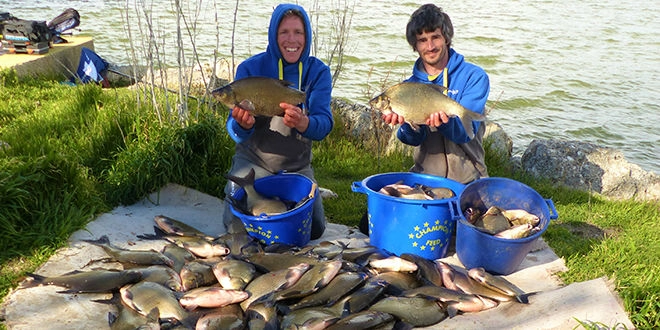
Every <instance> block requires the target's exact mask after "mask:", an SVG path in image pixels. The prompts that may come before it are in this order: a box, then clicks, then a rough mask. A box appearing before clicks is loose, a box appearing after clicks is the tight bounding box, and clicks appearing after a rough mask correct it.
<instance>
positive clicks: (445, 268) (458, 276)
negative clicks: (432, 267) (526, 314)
mask: <svg viewBox="0 0 660 330" xmlns="http://www.w3.org/2000/svg"><path fill="white" fill-rule="evenodd" d="M437 264H438V266H439V267H440V270H441V272H443V275H445V274H448V276H447V277H444V276H443V278H442V280H443V283H444V284H445V287H447V288H450V289H452V290H460V291H463V292H465V293H471V294H476V295H479V296H483V297H486V298H490V299H493V300H496V301H499V302H505V301H513V300H515V299H516V298H515V297H513V296H510V295H507V294H504V293H502V292H500V291H496V290H493V289H491V288H488V287H486V286H485V285H482V284H481V283H479V282H477V281H476V280H473V279H472V278H470V277H469V276H468V275H467V274H464V273H463V272H460V271H457V270H455V269H454V268H453V267H452V266H450V265H448V264H446V263H444V262H437Z"/></svg>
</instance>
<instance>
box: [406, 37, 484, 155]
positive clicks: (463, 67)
mask: <svg viewBox="0 0 660 330" xmlns="http://www.w3.org/2000/svg"><path fill="white" fill-rule="evenodd" d="M421 65H422V64H421V59H417V61H416V62H415V66H414V67H413V74H412V76H411V77H410V78H408V79H407V80H406V81H414V82H424V83H433V84H437V85H440V86H442V85H443V79H444V77H443V75H442V74H440V75H438V77H436V78H435V79H434V80H432V81H429V79H428V78H429V76H428V74H427V73H426V72H424V71H422V70H420V69H419V67H420V66H421ZM447 72H448V76H449V77H448V78H449V79H448V82H449V84H448V86H445V87H447V89H448V93H447V96H449V97H451V98H452V99H454V100H455V101H456V102H458V103H460V104H461V105H462V106H463V107H465V108H466V109H470V110H472V111H474V112H478V113H481V114H483V113H484V111H485V109H486V101H487V100H488V94H489V92H490V83H489V80H488V75H487V74H486V72H485V71H484V70H483V69H482V68H480V67H478V66H476V65H474V64H472V63H469V62H466V61H465V58H464V57H463V55H461V54H459V53H457V52H456V51H454V49H453V48H451V49H450V50H449V61H448V62H447ZM438 110H442V109H438ZM479 125H481V122H478V121H474V122H472V126H473V127H474V132H475V133H476V132H477V131H478V130H479ZM438 131H440V132H441V133H442V134H443V135H444V136H446V137H447V138H448V139H450V140H451V141H453V142H454V143H466V142H468V141H470V138H469V137H468V135H467V134H466V133H465V129H464V128H463V125H462V124H461V122H460V119H458V118H457V117H451V118H450V119H449V123H447V124H444V125H440V127H438ZM428 132H429V131H428V128H427V129H421V130H419V131H415V130H414V129H413V128H412V127H411V126H410V125H402V126H401V129H400V130H399V132H398V133H397V136H398V137H399V139H400V140H401V141H402V142H404V143H406V144H410V145H415V146H417V145H419V144H420V143H422V141H424V140H425V139H426V136H427V135H428Z"/></svg>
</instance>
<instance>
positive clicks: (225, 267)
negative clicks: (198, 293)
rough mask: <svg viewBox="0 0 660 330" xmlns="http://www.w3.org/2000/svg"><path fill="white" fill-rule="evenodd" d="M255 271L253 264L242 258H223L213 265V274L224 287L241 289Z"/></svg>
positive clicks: (250, 279) (252, 276)
mask: <svg viewBox="0 0 660 330" xmlns="http://www.w3.org/2000/svg"><path fill="white" fill-rule="evenodd" d="M256 273H257V269H256V268H255V267H254V265H252V264H251V263H249V262H245V261H243V260H236V259H225V260H222V261H219V262H218V263H216V264H215V265H213V274H214V275H215V277H216V279H217V280H218V283H220V286H221V287H222V288H224V289H232V290H243V289H244V288H245V286H246V285H247V284H248V283H250V281H252V279H253V278H254V276H255V275H256Z"/></svg>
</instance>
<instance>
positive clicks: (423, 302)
mask: <svg viewBox="0 0 660 330" xmlns="http://www.w3.org/2000/svg"><path fill="white" fill-rule="evenodd" d="M369 310H372V311H379V312H384V313H388V314H392V315H394V316H395V317H397V318H398V319H400V320H402V321H403V322H406V323H408V324H410V325H412V326H415V327H425V326H429V325H433V324H436V323H438V322H440V321H442V320H444V319H445V318H446V317H447V312H446V311H445V309H444V307H442V304H440V303H438V302H437V301H435V300H432V299H427V298H420V297H393V296H392V297H385V298H383V299H381V300H379V301H377V302H376V303H375V304H373V305H372V306H371V307H369Z"/></svg>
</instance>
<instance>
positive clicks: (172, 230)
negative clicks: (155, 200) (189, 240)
mask: <svg viewBox="0 0 660 330" xmlns="http://www.w3.org/2000/svg"><path fill="white" fill-rule="evenodd" d="M154 222H156V225H157V226H158V228H160V229H162V230H163V231H164V232H166V233H168V234H171V235H178V236H197V237H202V238H205V239H207V240H210V241H212V240H213V239H214V237H211V236H209V235H206V234H205V233H203V232H201V231H200V230H198V229H197V228H194V227H192V226H190V225H187V224H185V223H183V222H181V221H179V220H176V219H174V218H170V217H168V216H165V215H162V214H161V215H157V216H155V217H154Z"/></svg>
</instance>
